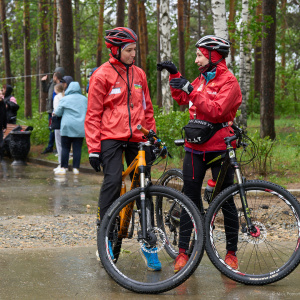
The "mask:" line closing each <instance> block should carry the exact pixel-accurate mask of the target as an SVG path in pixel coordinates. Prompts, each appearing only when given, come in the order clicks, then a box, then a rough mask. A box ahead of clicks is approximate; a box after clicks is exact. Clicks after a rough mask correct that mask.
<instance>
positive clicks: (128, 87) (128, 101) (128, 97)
mask: <svg viewBox="0 0 300 300" xmlns="http://www.w3.org/2000/svg"><path fill="white" fill-rule="evenodd" d="M126 69H127V82H128V84H127V90H128V96H127V109H128V115H129V129H130V137H129V138H128V142H129V140H130V139H131V138H132V128H131V113H130V94H131V92H130V85H129V68H126Z"/></svg>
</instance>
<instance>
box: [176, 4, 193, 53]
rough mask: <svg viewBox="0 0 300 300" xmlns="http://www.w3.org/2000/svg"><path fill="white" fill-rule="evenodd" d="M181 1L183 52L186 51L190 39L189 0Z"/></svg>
mask: <svg viewBox="0 0 300 300" xmlns="http://www.w3.org/2000/svg"><path fill="white" fill-rule="evenodd" d="M180 1H183V0H180ZM178 2H179V1H178ZM183 3H184V16H183V25H184V26H183V28H184V31H185V52H186V51H187V50H188V48H189V46H190V40H191V39H190V19H191V0H188V1H183Z"/></svg>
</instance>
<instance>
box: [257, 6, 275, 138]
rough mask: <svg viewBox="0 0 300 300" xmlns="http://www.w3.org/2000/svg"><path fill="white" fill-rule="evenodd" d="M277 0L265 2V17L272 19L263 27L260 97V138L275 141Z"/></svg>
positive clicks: (263, 9)
mask: <svg viewBox="0 0 300 300" xmlns="http://www.w3.org/2000/svg"><path fill="white" fill-rule="evenodd" d="M276 2H277V1H276V0H275V1H274V0H263V2H262V13H263V16H264V17H268V18H270V17H271V18H272V19H273V22H272V23H271V24H270V26H263V39H262V57H261V61H262V88H261V95H260V99H261V102H260V136H261V138H264V137H267V136H269V137H270V139H272V140H274V139H275V137H276V134H275V120H274V104H275V40H276Z"/></svg>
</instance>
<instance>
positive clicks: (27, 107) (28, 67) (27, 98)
mask: <svg viewBox="0 0 300 300" xmlns="http://www.w3.org/2000/svg"><path fill="white" fill-rule="evenodd" d="M23 15H24V18H23V26H24V62H25V74H24V75H25V89H24V98H25V101H24V102H25V108H24V115H25V118H31V117H32V111H31V65H30V15H29V2H28V0H24V13H23Z"/></svg>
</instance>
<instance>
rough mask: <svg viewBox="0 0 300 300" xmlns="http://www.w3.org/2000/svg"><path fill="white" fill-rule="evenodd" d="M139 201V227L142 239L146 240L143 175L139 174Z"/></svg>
mask: <svg viewBox="0 0 300 300" xmlns="http://www.w3.org/2000/svg"><path fill="white" fill-rule="evenodd" d="M140 189H141V192H140V200H141V226H142V236H141V238H142V239H146V238H147V213H146V194H145V173H144V172H141V173H140Z"/></svg>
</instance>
